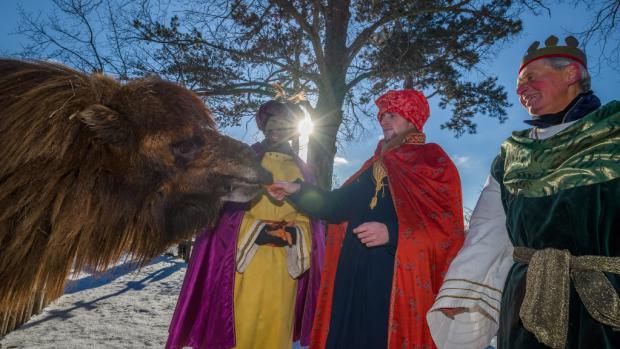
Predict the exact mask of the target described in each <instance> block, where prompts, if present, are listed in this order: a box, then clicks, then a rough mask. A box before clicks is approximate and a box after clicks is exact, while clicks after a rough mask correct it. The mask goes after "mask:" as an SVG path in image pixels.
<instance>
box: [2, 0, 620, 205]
mask: <svg viewBox="0 0 620 349" xmlns="http://www.w3.org/2000/svg"><path fill="white" fill-rule="evenodd" d="M18 5H21V6H22V7H24V8H25V9H27V10H31V11H42V12H43V13H45V12H47V11H49V10H50V9H51V8H52V2H51V1H49V0H22V1H17V0H3V1H2V2H0V54H2V55H5V56H6V55H10V54H12V53H15V52H18V51H19V49H20V46H19V44H20V40H22V38H20V37H19V36H17V35H12V34H11V33H13V32H15V29H16V26H17V6H18ZM589 18H590V15H589V14H587V13H586V12H585V11H584V10H583V8H581V7H578V8H575V7H573V6H572V5H557V6H553V7H552V9H551V15H550V16H549V15H548V14H547V13H546V12H544V13H541V14H540V15H538V16H535V15H533V14H527V15H525V16H524V17H523V21H524V30H523V31H522V33H521V34H519V35H518V36H517V37H516V38H515V39H514V40H512V41H511V42H510V43H507V44H505V45H503V46H502V47H500V48H498V49H497V50H496V53H497V54H496V55H495V56H494V57H493V58H492V59H490V60H489V61H488V62H485V64H484V67H483V69H484V72H485V73H486V74H491V75H496V76H498V77H499V83H500V84H502V85H504V86H505V87H506V89H507V91H508V96H509V101H510V102H511V103H512V104H513V107H512V108H510V109H509V110H508V121H506V122H505V123H504V124H500V123H499V122H498V121H497V120H496V119H491V118H487V117H484V116H480V117H477V118H476V122H477V123H478V133H477V134H475V135H463V136H462V137H461V138H454V136H453V135H452V133H450V132H448V131H445V130H441V129H440V127H439V125H441V124H442V123H443V122H445V121H446V120H447V119H448V118H449V111H447V110H441V109H440V108H438V107H437V102H438V99H436V98H435V99H431V100H430V103H431V117H430V119H429V121H428V122H427V124H426V126H425V132H426V134H427V139H428V141H429V142H435V143H438V144H440V145H441V146H442V147H443V148H444V150H445V151H446V153H448V154H449V155H450V156H451V157H452V159H453V161H454V162H455V164H456V165H457V167H458V169H459V173H460V175H461V181H462V187H463V200H464V205H465V207H467V208H470V209H473V207H474V205H475V203H476V200H477V198H478V195H479V194H480V190H481V189H482V185H483V184H484V181H485V179H486V176H487V175H488V173H489V165H490V163H491V161H492V160H493V158H494V157H495V155H496V154H497V152H498V149H499V145H500V144H501V142H502V141H503V140H504V139H505V138H507V137H508V136H509V135H510V133H511V132H512V131H513V130H518V129H524V128H526V127H525V124H524V123H523V120H526V119H527V118H528V115H527V113H526V112H525V110H524V109H523V108H522V107H521V106H520V104H519V101H518V99H517V97H516V94H515V92H514V90H515V89H514V86H515V80H516V74H517V67H518V65H519V62H520V60H521V57H522V55H523V53H525V51H526V49H527V47H528V46H529V45H530V43H531V42H532V41H534V40H539V41H541V42H542V41H544V40H545V39H546V38H547V37H548V36H549V35H550V34H554V35H557V36H559V37H561V38H563V37H564V36H566V35H567V34H568V33H573V32H579V31H581V30H583V29H584V28H585V26H586V24H587V22H588V19H589ZM586 53H587V54H588V60H589V62H591V64H590V71H591V74H592V80H593V90H594V92H595V93H596V94H597V95H598V96H599V98H601V101H602V102H603V103H607V102H609V101H611V100H613V99H616V98H617V97H616V95H617V93H618V91H620V74H618V72H617V71H614V70H612V69H610V68H608V67H606V66H599V65H597V61H598V56H599V48H598V47H597V46H591V47H588V48H587V52H586ZM473 77H474V78H476V75H473ZM480 78H481V79H482V78H483V76H482V75H481V76H480ZM250 125H251V127H249V128H248V129H247V130H246V129H245V127H239V128H228V129H224V130H223V131H224V132H225V133H227V134H230V135H232V136H234V137H237V138H241V139H242V140H244V141H245V142H248V143H252V142H254V141H255V140H257V139H258V138H259V137H260V135H259V134H258V133H257V132H256V129H255V128H254V127H252V126H253V125H252V124H251V123H250ZM380 137H381V132H380V129H379V128H378V125H374V126H371V130H370V132H369V133H368V135H367V136H366V137H364V139H361V140H359V141H357V142H353V143H348V144H344V146H343V147H342V148H340V149H339V150H338V154H337V160H336V163H335V168H334V171H335V174H336V175H337V176H338V178H339V179H341V180H344V179H346V178H347V177H348V176H349V175H351V174H352V173H353V172H354V171H355V170H357V169H358V168H359V166H360V165H361V164H362V163H363V161H364V160H365V159H366V158H368V157H369V155H370V154H371V153H372V152H373V151H374V148H375V146H376V143H377V141H378V140H379V139H380Z"/></svg>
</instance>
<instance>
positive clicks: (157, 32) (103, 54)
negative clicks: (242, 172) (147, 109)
mask: <svg viewBox="0 0 620 349" xmlns="http://www.w3.org/2000/svg"><path fill="white" fill-rule="evenodd" d="M119 1H120V0H54V2H55V4H56V6H57V7H58V9H59V10H60V11H62V14H63V17H62V19H60V17H53V16H51V17H50V18H40V17H39V18H37V17H35V16H32V15H28V14H25V15H24V16H22V18H23V20H22V27H21V29H20V31H21V32H23V33H26V34H28V35H29V37H30V41H31V45H30V46H29V47H28V48H29V50H30V54H37V55H39V57H40V56H41V54H42V52H44V51H47V52H53V53H52V54H51V55H48V57H49V56H52V57H55V58H56V59H59V60H62V61H65V62H67V63H70V64H72V65H75V66H78V67H81V68H86V69H91V70H104V71H110V72H113V73H116V74H118V75H119V76H121V77H130V76H133V75H140V74H147V73H156V74H160V75H162V76H164V77H166V78H169V79H175V80H177V81H179V82H181V83H183V84H185V85H186V86H188V87H190V88H192V89H194V90H195V91H196V92H197V93H199V94H200V95H202V96H204V97H205V98H208V101H209V105H210V106H211V107H212V108H214V110H215V112H216V115H217V118H218V121H219V122H220V124H221V125H225V126H228V125H238V124H239V123H240V121H241V120H242V118H243V117H247V116H249V115H253V113H254V111H255V110H256V107H257V106H258V104H260V103H261V102H262V101H263V100H265V99H266V98H269V97H270V96H272V94H273V91H272V89H271V84H272V83H278V84H280V85H281V86H283V87H284V88H285V89H286V90H287V91H289V92H290V93H295V92H298V91H301V90H303V91H305V92H306V94H307V95H308V96H309V101H307V102H305V105H304V107H305V108H306V109H307V110H309V112H310V115H311V117H312V119H313V121H314V124H315V132H314V134H313V135H312V136H311V139H310V144H309V151H308V162H309V164H310V165H311V166H312V167H313V168H314V169H315V172H316V174H317V177H318V181H319V184H320V185H322V186H324V187H330V186H331V184H332V173H333V159H334V155H335V153H336V145H337V140H338V139H344V140H348V139H353V138H355V137H356V136H358V135H359V134H360V130H363V121H364V120H365V119H367V118H368V116H369V115H370V110H371V102H372V101H373V99H374V98H375V97H376V96H377V95H378V94H380V93H382V92H384V91H385V90H386V89H389V88H395V87H402V86H407V87H413V88H417V89H421V90H424V91H425V93H426V94H427V95H428V96H429V97H433V96H436V97H437V98H439V105H440V107H442V108H444V109H450V110H451V116H450V117H449V118H446V120H445V122H444V124H443V126H442V127H444V128H446V129H448V130H451V131H453V132H454V133H455V135H457V136H459V135H461V134H463V133H464V132H469V133H475V132H476V124H475V122H474V121H473V118H474V116H477V115H487V116H490V117H494V118H497V119H498V120H499V121H500V122H501V121H503V120H505V117H506V111H505V109H506V108H507V107H508V106H509V104H508V102H507V95H506V92H505V91H504V88H503V87H501V86H498V85H497V80H496V78H495V77H493V76H487V75H486V74H484V71H483V70H481V69H480V67H481V65H482V64H483V63H484V61H485V59H487V58H488V57H489V56H490V54H491V53H492V52H493V49H494V48H495V47H497V44H498V43H502V42H504V41H505V40H508V39H510V38H511V37H513V36H514V35H515V34H516V33H518V32H519V31H520V30H521V22H520V21H519V20H518V14H519V11H520V10H521V8H523V5H524V4H525V5H528V6H530V7H532V8H533V7H536V6H538V1H536V0H534V1H528V2H525V3H524V2H513V1H510V0H420V1H402V0H382V1H380V0H203V1H197V0H193V1H190V0H168V1H163V0H162V1H148V0H143V1H141V2H137V1H134V2H126V3H122V2H119ZM65 17H66V18H69V19H70V20H72V21H75V23H73V24H72V26H64V25H63V24H65V22H64V21H65V19H64V18H65ZM94 23H97V25H96V27H97V28H99V30H96V29H94V28H95V25H94ZM66 28H74V31H70V30H68V29H66ZM98 40H100V41H98ZM472 72H474V73H478V74H471V73H472ZM472 75H481V76H483V78H482V79H479V81H475V80H474V81H472V80H469V79H468V78H467V76H472Z"/></svg>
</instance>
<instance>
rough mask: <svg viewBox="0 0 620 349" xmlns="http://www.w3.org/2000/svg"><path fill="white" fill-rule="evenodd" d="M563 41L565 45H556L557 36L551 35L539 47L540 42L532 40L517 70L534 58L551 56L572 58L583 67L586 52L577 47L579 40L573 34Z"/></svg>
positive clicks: (534, 59) (585, 63) (585, 65)
mask: <svg viewBox="0 0 620 349" xmlns="http://www.w3.org/2000/svg"><path fill="white" fill-rule="evenodd" d="M564 42H566V46H558V38H557V37H556V36H554V35H551V36H549V37H548V38H547V40H545V47H542V48H539V46H540V42H539V41H534V42H533V43H532V44H531V45H530V47H529V48H528V49H527V53H526V54H525V56H523V59H522V60H521V65H520V66H519V72H521V70H523V68H525V66H526V65H528V64H530V63H532V62H534V61H536V60H539V59H542V58H553V57H563V58H568V59H572V60H574V61H577V62H579V63H581V64H582V65H583V66H584V67H587V59H586V54H585V53H583V51H582V50H580V49H579V48H578V47H577V46H579V41H577V39H576V38H575V37H574V36H568V37H566V39H564Z"/></svg>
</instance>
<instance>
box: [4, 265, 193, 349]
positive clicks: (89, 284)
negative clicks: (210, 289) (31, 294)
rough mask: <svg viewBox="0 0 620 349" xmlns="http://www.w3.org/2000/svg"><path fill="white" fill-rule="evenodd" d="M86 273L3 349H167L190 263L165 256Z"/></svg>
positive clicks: (9, 337)
mask: <svg viewBox="0 0 620 349" xmlns="http://www.w3.org/2000/svg"><path fill="white" fill-rule="evenodd" d="M135 267H136V266H135V265H134V264H133V263H125V264H121V265H119V266H116V267H114V268H112V269H111V270H109V271H108V272H106V273H101V274H94V275H88V274H86V275H84V274H82V275H81V278H80V279H77V280H72V281H70V282H69V283H68V284H67V287H66V289H65V291H66V292H65V295H64V296H62V297H61V298H60V299H59V300H58V301H56V302H54V303H52V304H51V305H49V306H48V307H46V308H45V310H44V311H43V312H42V313H41V314H39V315H37V316H35V317H33V318H31V319H30V321H29V322H28V323H26V324H25V325H23V326H22V327H21V328H19V329H17V330H15V331H13V332H11V333H9V334H8V335H7V336H6V337H4V338H3V339H2V340H0V348H2V349H8V348H76V349H77V348H80V349H83V348H89V349H94V348H146V347H155V348H162V347H163V346H164V344H165V342H166V338H167V334H168V324H169V323H170V318H171V317H172V312H173V311H174V306H175V305H176V300H177V297H178V295H179V291H180V289H181V283H182V282H183V276H184V274H185V269H186V264H185V263H183V261H182V260H180V259H175V258H172V257H167V256H166V257H160V258H157V259H155V260H154V261H152V262H151V263H150V264H149V265H147V266H145V267H144V268H142V269H141V270H140V271H138V272H136V271H135Z"/></svg>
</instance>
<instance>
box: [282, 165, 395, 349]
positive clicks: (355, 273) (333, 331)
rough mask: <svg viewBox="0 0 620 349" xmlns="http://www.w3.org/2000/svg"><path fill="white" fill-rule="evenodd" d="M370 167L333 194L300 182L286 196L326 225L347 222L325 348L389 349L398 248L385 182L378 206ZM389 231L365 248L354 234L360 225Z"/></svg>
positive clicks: (389, 197) (391, 206)
mask: <svg viewBox="0 0 620 349" xmlns="http://www.w3.org/2000/svg"><path fill="white" fill-rule="evenodd" d="M374 195H375V183H374V179H373V177H372V168H369V169H368V170H366V171H364V172H363V173H362V174H361V175H359V177H358V178H357V179H355V180H354V181H353V182H351V183H349V184H347V185H345V186H343V187H342V188H339V189H336V190H333V191H331V192H328V191H324V190H321V189H319V188H317V187H315V186H311V185H309V184H306V183H302V187H301V189H300V191H299V192H297V193H295V194H294V195H291V196H290V197H289V199H290V201H291V202H292V203H293V204H294V205H295V206H296V207H297V208H298V209H299V210H300V211H302V212H304V213H306V214H308V215H309V216H311V217H313V218H320V219H324V220H327V221H328V222H330V223H340V222H342V221H348V226H347V231H346V234H345V238H344V241H343V244H342V248H341V250H340V257H339V259H338V269H337V271H336V277H335V281H334V282H335V283H334V294H333V299H332V310H331V318H330V326H329V335H328V338H327V346H326V347H327V348H334V349H336V348H338V349H341V348H369V349H371V348H372V349H380V348H386V347H387V337H388V318H389V308H390V298H391V291H392V278H393V274H394V255H395V253H396V246H397V244H398V219H397V216H396V211H395V209H394V204H393V201H392V195H391V193H390V190H389V186H388V181H387V179H384V187H383V189H382V190H381V191H380V192H379V196H378V201H377V205H376V206H375V207H374V209H371V208H370V201H371V199H372V198H373V197H374ZM366 222H380V223H383V224H385V225H386V226H387V228H388V233H389V242H388V243H387V244H386V245H383V246H377V247H370V248H369V247H366V246H365V245H364V244H362V243H361V241H360V240H359V238H358V237H357V235H356V234H353V232H352V230H353V229H355V228H356V227H357V226H359V225H360V224H362V223H366Z"/></svg>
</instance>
